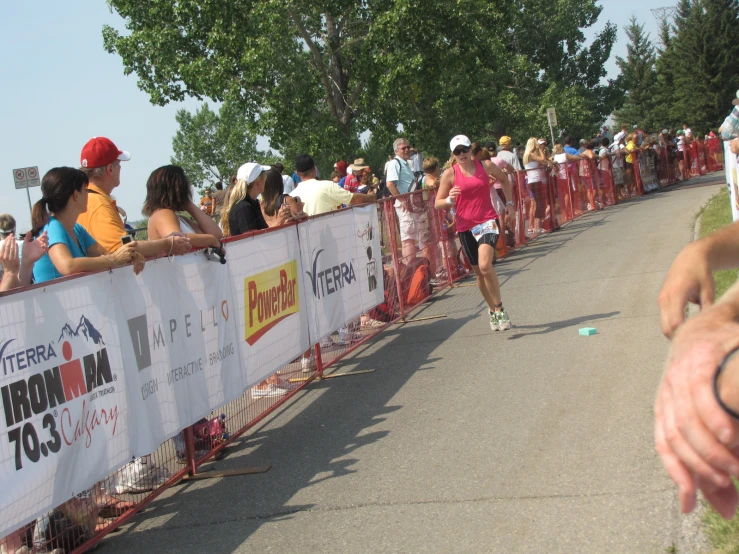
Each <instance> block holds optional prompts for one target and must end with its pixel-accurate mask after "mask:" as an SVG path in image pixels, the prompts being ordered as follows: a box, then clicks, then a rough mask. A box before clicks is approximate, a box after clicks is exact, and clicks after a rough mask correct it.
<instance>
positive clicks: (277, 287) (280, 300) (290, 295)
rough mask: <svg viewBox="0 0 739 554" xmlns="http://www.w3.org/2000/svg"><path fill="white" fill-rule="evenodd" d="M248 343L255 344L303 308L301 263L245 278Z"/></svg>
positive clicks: (288, 264)
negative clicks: (301, 301) (300, 285)
mask: <svg viewBox="0 0 739 554" xmlns="http://www.w3.org/2000/svg"><path fill="white" fill-rule="evenodd" d="M244 303H245V305H246V306H245V308H246V310H245V311H246V342H247V343H249V344H250V345H252V346H253V345H254V344H255V343H256V342H257V341H258V340H259V339H260V338H261V337H262V336H264V334H265V333H266V332H267V331H269V330H270V329H272V328H273V327H274V326H275V325H277V324H278V323H279V322H280V321H282V320H283V319H285V318H286V317H289V316H291V315H292V314H295V313H298V312H299V311H300V295H299V292H298V262H297V261H296V260H293V261H291V262H288V263H286V264H283V265H281V266H279V267H273V268H272V269H268V270H267V271H263V272H261V273H258V274H256V275H252V276H250V277H247V278H246V279H244Z"/></svg>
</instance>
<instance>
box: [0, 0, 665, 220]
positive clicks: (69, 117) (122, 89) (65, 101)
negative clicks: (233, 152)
mask: <svg viewBox="0 0 739 554" xmlns="http://www.w3.org/2000/svg"><path fill="white" fill-rule="evenodd" d="M142 1H143V0H142ZM671 4H674V0H664V2H662V1H661V0H656V1H655V0H640V1H639V0H618V1H616V0H605V2H603V7H604V9H603V13H602V14H601V17H600V18H599V21H598V24H597V25H596V26H595V28H594V29H592V30H588V31H586V33H587V36H588V37H592V35H593V32H594V31H598V30H600V29H602V28H603V26H604V25H605V22H606V21H608V20H610V21H612V22H613V23H616V24H617V25H618V26H619V38H618V42H617V44H616V46H615V48H614V53H613V55H612V57H611V60H609V62H608V65H607V67H608V71H609V74H610V75H613V76H615V75H616V74H617V67H616V64H615V55H621V56H625V53H626V46H625V44H626V36H625V34H624V33H623V27H624V25H625V24H626V23H627V22H628V20H629V17H630V15H631V14H632V13H634V14H636V15H637V17H638V18H639V21H640V22H643V23H645V25H646V30H647V31H648V32H649V33H650V34H651V36H652V39H653V40H654V39H656V35H657V22H656V20H655V19H654V17H652V14H651V12H650V11H649V8H657V7H663V6H666V5H671ZM104 24H108V25H112V26H114V27H117V28H121V27H122V20H121V18H120V17H119V16H118V15H117V14H115V13H110V11H109V9H108V6H107V4H106V2H105V1H104V0H72V1H70V2H60V1H59V0H56V1H52V0H34V1H27V2H2V3H0V51H2V52H3V55H2V57H1V58H0V82H1V83H2V87H0V106H2V108H1V110H0V130H1V132H0V211H2V212H9V213H11V214H13V215H14V217H15V218H16V219H17V220H18V227H19V231H20V230H25V229H26V228H28V227H29V226H30V216H29V210H28V200H27V197H26V191H25V190H15V188H14V186H13V180H12V170H13V169H15V168H18V167H27V166H33V165H37V166H38V167H39V171H40V173H41V175H43V174H44V173H45V172H46V171H48V170H49V169H50V168H52V167H56V166H60V165H69V166H73V167H78V166H79V154H80V150H81V149H82V145H83V144H84V143H85V142H86V141H87V140H88V139H89V138H90V137H93V136H107V137H108V138H110V139H111V140H113V142H115V143H116V144H117V145H118V147H119V148H121V149H123V150H128V151H129V152H130V153H131V156H132V159H131V161H130V162H126V163H124V164H123V170H122V173H121V186H120V187H118V188H117V189H116V191H115V193H114V195H115V196H116V198H117V199H118V203H119V204H120V205H121V206H122V207H123V208H124V209H125V210H126V211H127V212H128V214H129V219H130V220H136V219H140V217H141V215H140V209H141V205H142V204H143V200H144V196H145V185H146V180H147V178H148V176H149V174H150V173H151V171H152V170H154V169H155V168H157V167H159V166H161V165H164V164H166V163H169V159H170V156H171V155H172V136H173V135H174V133H175V131H176V129H177V125H176V123H175V113H176V111H177V110H178V109H180V108H182V107H186V108H188V109H190V110H194V109H195V108H196V107H197V105H198V102H197V101H194V100H190V101H187V102H185V103H182V104H170V105H168V106H165V107H158V106H152V105H151V104H150V103H149V99H148V96H147V95H146V94H145V93H143V92H141V91H140V90H139V89H138V88H137V86H136V76H135V75H131V76H128V77H126V76H124V75H123V65H122V63H121V61H120V58H119V57H118V56H115V55H110V54H108V53H107V52H105V51H104V50H103V41H102V34H101V30H102V26H103V25H104ZM264 146H265V145H260V147H264ZM245 161H246V160H245ZM39 198H40V190H39V188H32V189H31V200H32V202H35V201H36V200H38V199H39Z"/></svg>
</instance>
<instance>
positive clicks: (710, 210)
mask: <svg viewBox="0 0 739 554" xmlns="http://www.w3.org/2000/svg"><path fill="white" fill-rule="evenodd" d="M730 202H731V200H730V199H729V191H728V190H726V189H725V188H724V189H723V190H722V191H721V192H719V193H718V194H717V195H716V196H714V197H713V198H711V200H709V201H708V205H706V207H705V208H704V209H703V210H702V211H701V212H700V213H699V214H698V219H699V221H700V231H699V234H700V237H701V238H703V237H705V236H706V235H710V234H711V233H713V232H714V231H715V230H717V229H720V228H721V227H724V226H725V225H728V224H729V223H731V221H732V220H731V203H730ZM737 275H738V273H737V270H736V269H727V270H726V271H719V272H716V273H714V275H713V278H714V279H715V280H716V298H719V297H720V296H721V295H722V294H724V293H725V292H726V290H727V289H728V288H729V287H730V286H731V285H733V284H734V282H735V281H736V279H737Z"/></svg>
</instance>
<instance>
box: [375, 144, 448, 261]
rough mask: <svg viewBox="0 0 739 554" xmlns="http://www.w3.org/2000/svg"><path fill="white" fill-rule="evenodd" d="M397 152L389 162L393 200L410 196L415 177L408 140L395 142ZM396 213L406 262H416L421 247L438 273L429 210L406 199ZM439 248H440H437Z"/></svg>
mask: <svg viewBox="0 0 739 554" xmlns="http://www.w3.org/2000/svg"><path fill="white" fill-rule="evenodd" d="M393 150H394V152H395V158H393V159H392V160H391V161H390V162H388V166H387V177H386V182H387V189H388V190H389V191H390V194H391V195H392V196H398V195H401V194H405V193H407V192H410V188H411V185H412V184H413V180H414V179H415V174H414V173H413V168H412V167H411V165H410V164H409V162H408V160H409V159H410V157H411V152H410V146H409V144H408V141H407V140H406V139H404V138H398V139H395V142H393ZM416 200H418V199H416ZM395 213H396V214H397V215H398V226H399V227H400V241H401V243H402V252H403V259H404V260H406V263H408V262H407V261H408V260H412V259H413V258H415V257H416V254H417V253H418V245H419V244H420V246H421V249H422V250H423V255H424V256H425V257H426V259H428V260H429V262H430V263H431V265H432V270H433V269H435V268H436V263H435V261H436V256H435V255H434V254H435V249H432V248H430V246H429V242H430V238H431V237H430V234H429V220H428V214H427V212H426V210H425V209H420V208H418V209H417V208H416V206H415V205H414V202H412V201H411V199H408V198H404V199H403V200H396V201H395ZM435 247H436V245H434V248H435Z"/></svg>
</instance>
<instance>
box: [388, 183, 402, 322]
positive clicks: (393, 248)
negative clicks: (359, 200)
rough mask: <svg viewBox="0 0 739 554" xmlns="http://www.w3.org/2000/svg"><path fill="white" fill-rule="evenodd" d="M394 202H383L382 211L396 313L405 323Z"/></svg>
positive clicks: (391, 200)
mask: <svg viewBox="0 0 739 554" xmlns="http://www.w3.org/2000/svg"><path fill="white" fill-rule="evenodd" d="M396 201H397V200H395V199H394V198H392V197H390V198H389V199H388V200H383V202H385V209H384V210H383V211H384V212H385V221H386V222H387V226H388V229H389V230H390V232H389V233H388V234H389V239H390V256H391V257H392V261H393V273H394V274H395V276H394V277H395V285H396V290H397V291H398V313H399V319H400V320H402V321H405V302H403V288H402V286H401V279H400V257H399V256H398V230H397V226H396V223H395V202H396Z"/></svg>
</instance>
